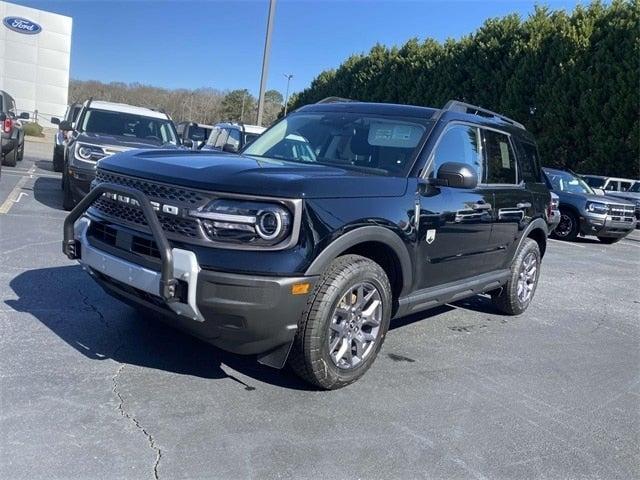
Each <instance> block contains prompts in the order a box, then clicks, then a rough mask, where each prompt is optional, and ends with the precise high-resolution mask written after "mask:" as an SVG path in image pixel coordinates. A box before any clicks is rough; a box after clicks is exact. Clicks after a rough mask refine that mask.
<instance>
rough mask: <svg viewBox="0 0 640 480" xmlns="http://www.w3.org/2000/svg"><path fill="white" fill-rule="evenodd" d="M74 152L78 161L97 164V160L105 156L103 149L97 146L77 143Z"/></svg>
mask: <svg viewBox="0 0 640 480" xmlns="http://www.w3.org/2000/svg"><path fill="white" fill-rule="evenodd" d="M75 151H76V157H77V158H78V159H80V160H84V161H89V162H97V161H98V160H100V159H101V158H104V157H105V156H106V153H105V151H104V149H103V148H102V147H99V146H97V145H87V144H84V143H78V144H77V145H76V148H75Z"/></svg>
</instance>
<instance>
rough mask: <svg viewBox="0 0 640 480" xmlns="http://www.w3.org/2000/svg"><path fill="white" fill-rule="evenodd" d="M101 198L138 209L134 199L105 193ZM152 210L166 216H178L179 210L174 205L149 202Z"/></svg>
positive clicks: (138, 203) (138, 204)
mask: <svg viewBox="0 0 640 480" xmlns="http://www.w3.org/2000/svg"><path fill="white" fill-rule="evenodd" d="M102 196H103V197H105V198H108V199H109V200H113V201H115V202H119V203H123V204H125V205H131V206H132V207H140V202H138V201H137V200H136V199H135V198H131V197H127V196H126V195H120V194H119V193H111V192H105V193H103V194H102ZM149 203H150V204H151V206H152V207H153V209H154V210H155V211H156V212H162V213H166V214H168V215H179V214H180V208H178V207H176V206H175V205H168V204H166V203H160V202H152V201H150V202H149Z"/></svg>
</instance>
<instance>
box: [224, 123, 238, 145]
mask: <svg viewBox="0 0 640 480" xmlns="http://www.w3.org/2000/svg"><path fill="white" fill-rule="evenodd" d="M226 143H228V144H229V145H232V146H234V147H236V148H237V149H239V148H240V130H236V129H235V128H232V129H231V130H229V138H228V139H227V142H226Z"/></svg>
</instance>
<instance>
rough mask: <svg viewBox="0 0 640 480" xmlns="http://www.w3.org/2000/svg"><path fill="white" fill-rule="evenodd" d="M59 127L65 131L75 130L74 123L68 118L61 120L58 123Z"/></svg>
mask: <svg viewBox="0 0 640 480" xmlns="http://www.w3.org/2000/svg"><path fill="white" fill-rule="evenodd" d="M58 127H59V128H60V130H63V131H69V130H73V125H72V124H71V122H69V121H68V120H63V121H62V122H60V123H59V124H58Z"/></svg>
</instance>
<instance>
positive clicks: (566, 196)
mask: <svg viewBox="0 0 640 480" xmlns="http://www.w3.org/2000/svg"><path fill="white" fill-rule="evenodd" d="M543 170H544V174H545V178H546V180H547V184H548V187H549V188H550V189H551V190H553V192H554V193H556V194H557V195H558V197H560V223H559V224H558V226H557V227H556V228H555V230H554V231H553V233H552V235H553V236H554V237H555V238H558V239H561V240H575V239H576V237H577V236H578V235H594V236H596V237H598V240H600V241H601V242H602V243H607V244H611V243H615V242H617V241H618V240H620V239H622V238H624V237H626V236H627V235H628V234H629V233H631V232H632V231H633V229H634V228H635V225H636V219H635V217H634V205H633V204H631V203H629V202H626V201H624V200H622V199H619V198H613V197H610V196H608V195H597V194H596V193H595V192H594V191H593V190H592V188H591V187H590V186H589V185H587V183H586V182H585V181H584V180H583V179H582V178H580V177H578V176H577V175H574V174H573V173H571V172H566V171H563V170H556V169H553V168H545V169H543Z"/></svg>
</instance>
